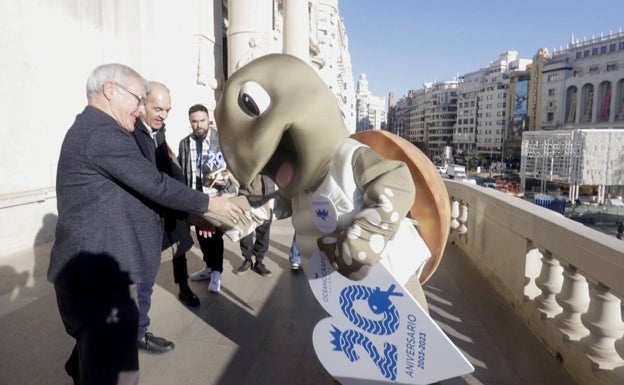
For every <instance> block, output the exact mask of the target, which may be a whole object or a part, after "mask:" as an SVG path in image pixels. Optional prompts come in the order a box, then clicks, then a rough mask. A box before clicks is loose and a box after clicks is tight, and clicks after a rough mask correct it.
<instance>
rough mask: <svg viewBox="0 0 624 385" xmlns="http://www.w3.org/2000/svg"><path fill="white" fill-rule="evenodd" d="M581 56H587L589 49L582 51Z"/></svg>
mask: <svg viewBox="0 0 624 385" xmlns="http://www.w3.org/2000/svg"><path fill="white" fill-rule="evenodd" d="M583 57H589V50H588V49H586V50H585V51H583Z"/></svg>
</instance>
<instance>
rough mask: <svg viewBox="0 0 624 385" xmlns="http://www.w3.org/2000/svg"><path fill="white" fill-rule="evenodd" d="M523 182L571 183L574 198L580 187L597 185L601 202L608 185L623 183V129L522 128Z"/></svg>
mask: <svg viewBox="0 0 624 385" xmlns="http://www.w3.org/2000/svg"><path fill="white" fill-rule="evenodd" d="M520 177H521V184H522V186H526V180H527V178H535V179H538V180H540V181H541V182H542V183H541V187H540V192H541V193H546V182H548V181H550V182H558V183H566V184H569V185H570V192H569V199H570V200H577V199H578V197H579V187H580V186H585V185H592V186H598V202H597V203H604V199H605V194H606V189H607V187H608V186H622V185H624V130H622V129H577V130H557V131H536V132H524V133H523V134H522V160H521V163H520Z"/></svg>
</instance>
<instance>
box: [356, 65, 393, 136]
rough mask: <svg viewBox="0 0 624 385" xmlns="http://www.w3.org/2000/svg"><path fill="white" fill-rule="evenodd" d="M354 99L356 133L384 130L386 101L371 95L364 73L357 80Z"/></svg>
mask: <svg viewBox="0 0 624 385" xmlns="http://www.w3.org/2000/svg"><path fill="white" fill-rule="evenodd" d="M355 99H356V111H357V113H356V120H357V123H356V131H362V130H381V129H386V99H385V98H383V97H380V96H375V95H372V94H371V92H370V90H369V89H368V80H367V79H366V74H365V73H362V74H360V77H359V79H358V82H357V93H356V95H355Z"/></svg>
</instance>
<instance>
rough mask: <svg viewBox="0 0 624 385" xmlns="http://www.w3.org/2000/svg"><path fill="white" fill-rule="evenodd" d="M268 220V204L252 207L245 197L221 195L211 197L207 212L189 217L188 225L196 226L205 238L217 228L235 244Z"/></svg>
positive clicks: (269, 210) (269, 211) (269, 216)
mask: <svg viewBox="0 0 624 385" xmlns="http://www.w3.org/2000/svg"><path fill="white" fill-rule="evenodd" d="M269 219H271V207H270V205H269V202H266V203H264V204H263V205H262V206H259V207H252V206H251V205H250V204H249V201H248V200H247V197H246V196H243V195H238V196H237V195H235V194H223V195H219V196H211V197H210V201H209V202H208V211H206V212H205V213H204V215H202V216H190V217H189V223H190V224H192V225H195V226H197V227H198V228H199V229H200V232H202V233H205V234H206V235H205V236H208V237H210V236H212V233H214V231H215V228H218V229H219V230H221V231H222V232H223V233H224V234H225V235H226V236H227V237H228V238H229V239H230V240H231V241H232V242H237V241H239V240H240V239H241V238H243V237H245V236H246V235H248V234H251V232H253V231H254V230H255V229H256V227H258V226H259V225H261V224H262V223H264V222H265V221H267V220H269Z"/></svg>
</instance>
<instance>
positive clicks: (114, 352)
mask: <svg viewBox="0 0 624 385" xmlns="http://www.w3.org/2000/svg"><path fill="white" fill-rule="evenodd" d="M102 258H108V259H110V260H112V258H110V257H106V256H104V257H102V256H101V255H92V256H90V257H89V258H86V257H85V256H84V255H83V256H80V257H76V258H74V259H73V260H72V261H70V263H68V265H67V266H66V268H65V269H64V270H63V271H62V272H61V274H60V275H59V277H58V279H57V280H56V282H55V285H54V289H55V291H56V300H57V304H58V308H59V313H60V315H61V319H62V321H63V325H64V326H65V330H66V331H67V334H69V335H70V336H72V337H73V338H74V339H75V340H76V344H75V346H74V348H73V351H72V353H71V356H70V357H69V359H68V361H67V363H66V364H65V370H66V371H67V374H69V375H70V376H71V377H72V378H73V379H74V384H81V385H112V384H118V383H119V382H118V381H119V378H120V374H121V375H122V377H126V379H128V375H130V377H132V376H134V375H136V379H137V381H138V370H139V353H138V349H137V343H136V333H137V327H138V323H139V311H138V309H137V305H136V302H135V301H134V299H133V298H132V297H131V295H130V285H129V284H130V282H129V279H128V274H127V273H124V272H121V271H119V268H118V265H116V262H114V261H113V262H114V265H110V264H108V263H104V264H102V263H101V262H103V261H101V260H99V259H102ZM79 260H80V262H78V261H79ZM115 266H116V267H115ZM132 373H134V374H132ZM122 382H123V381H122ZM129 383H132V381H130V382H129Z"/></svg>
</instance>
